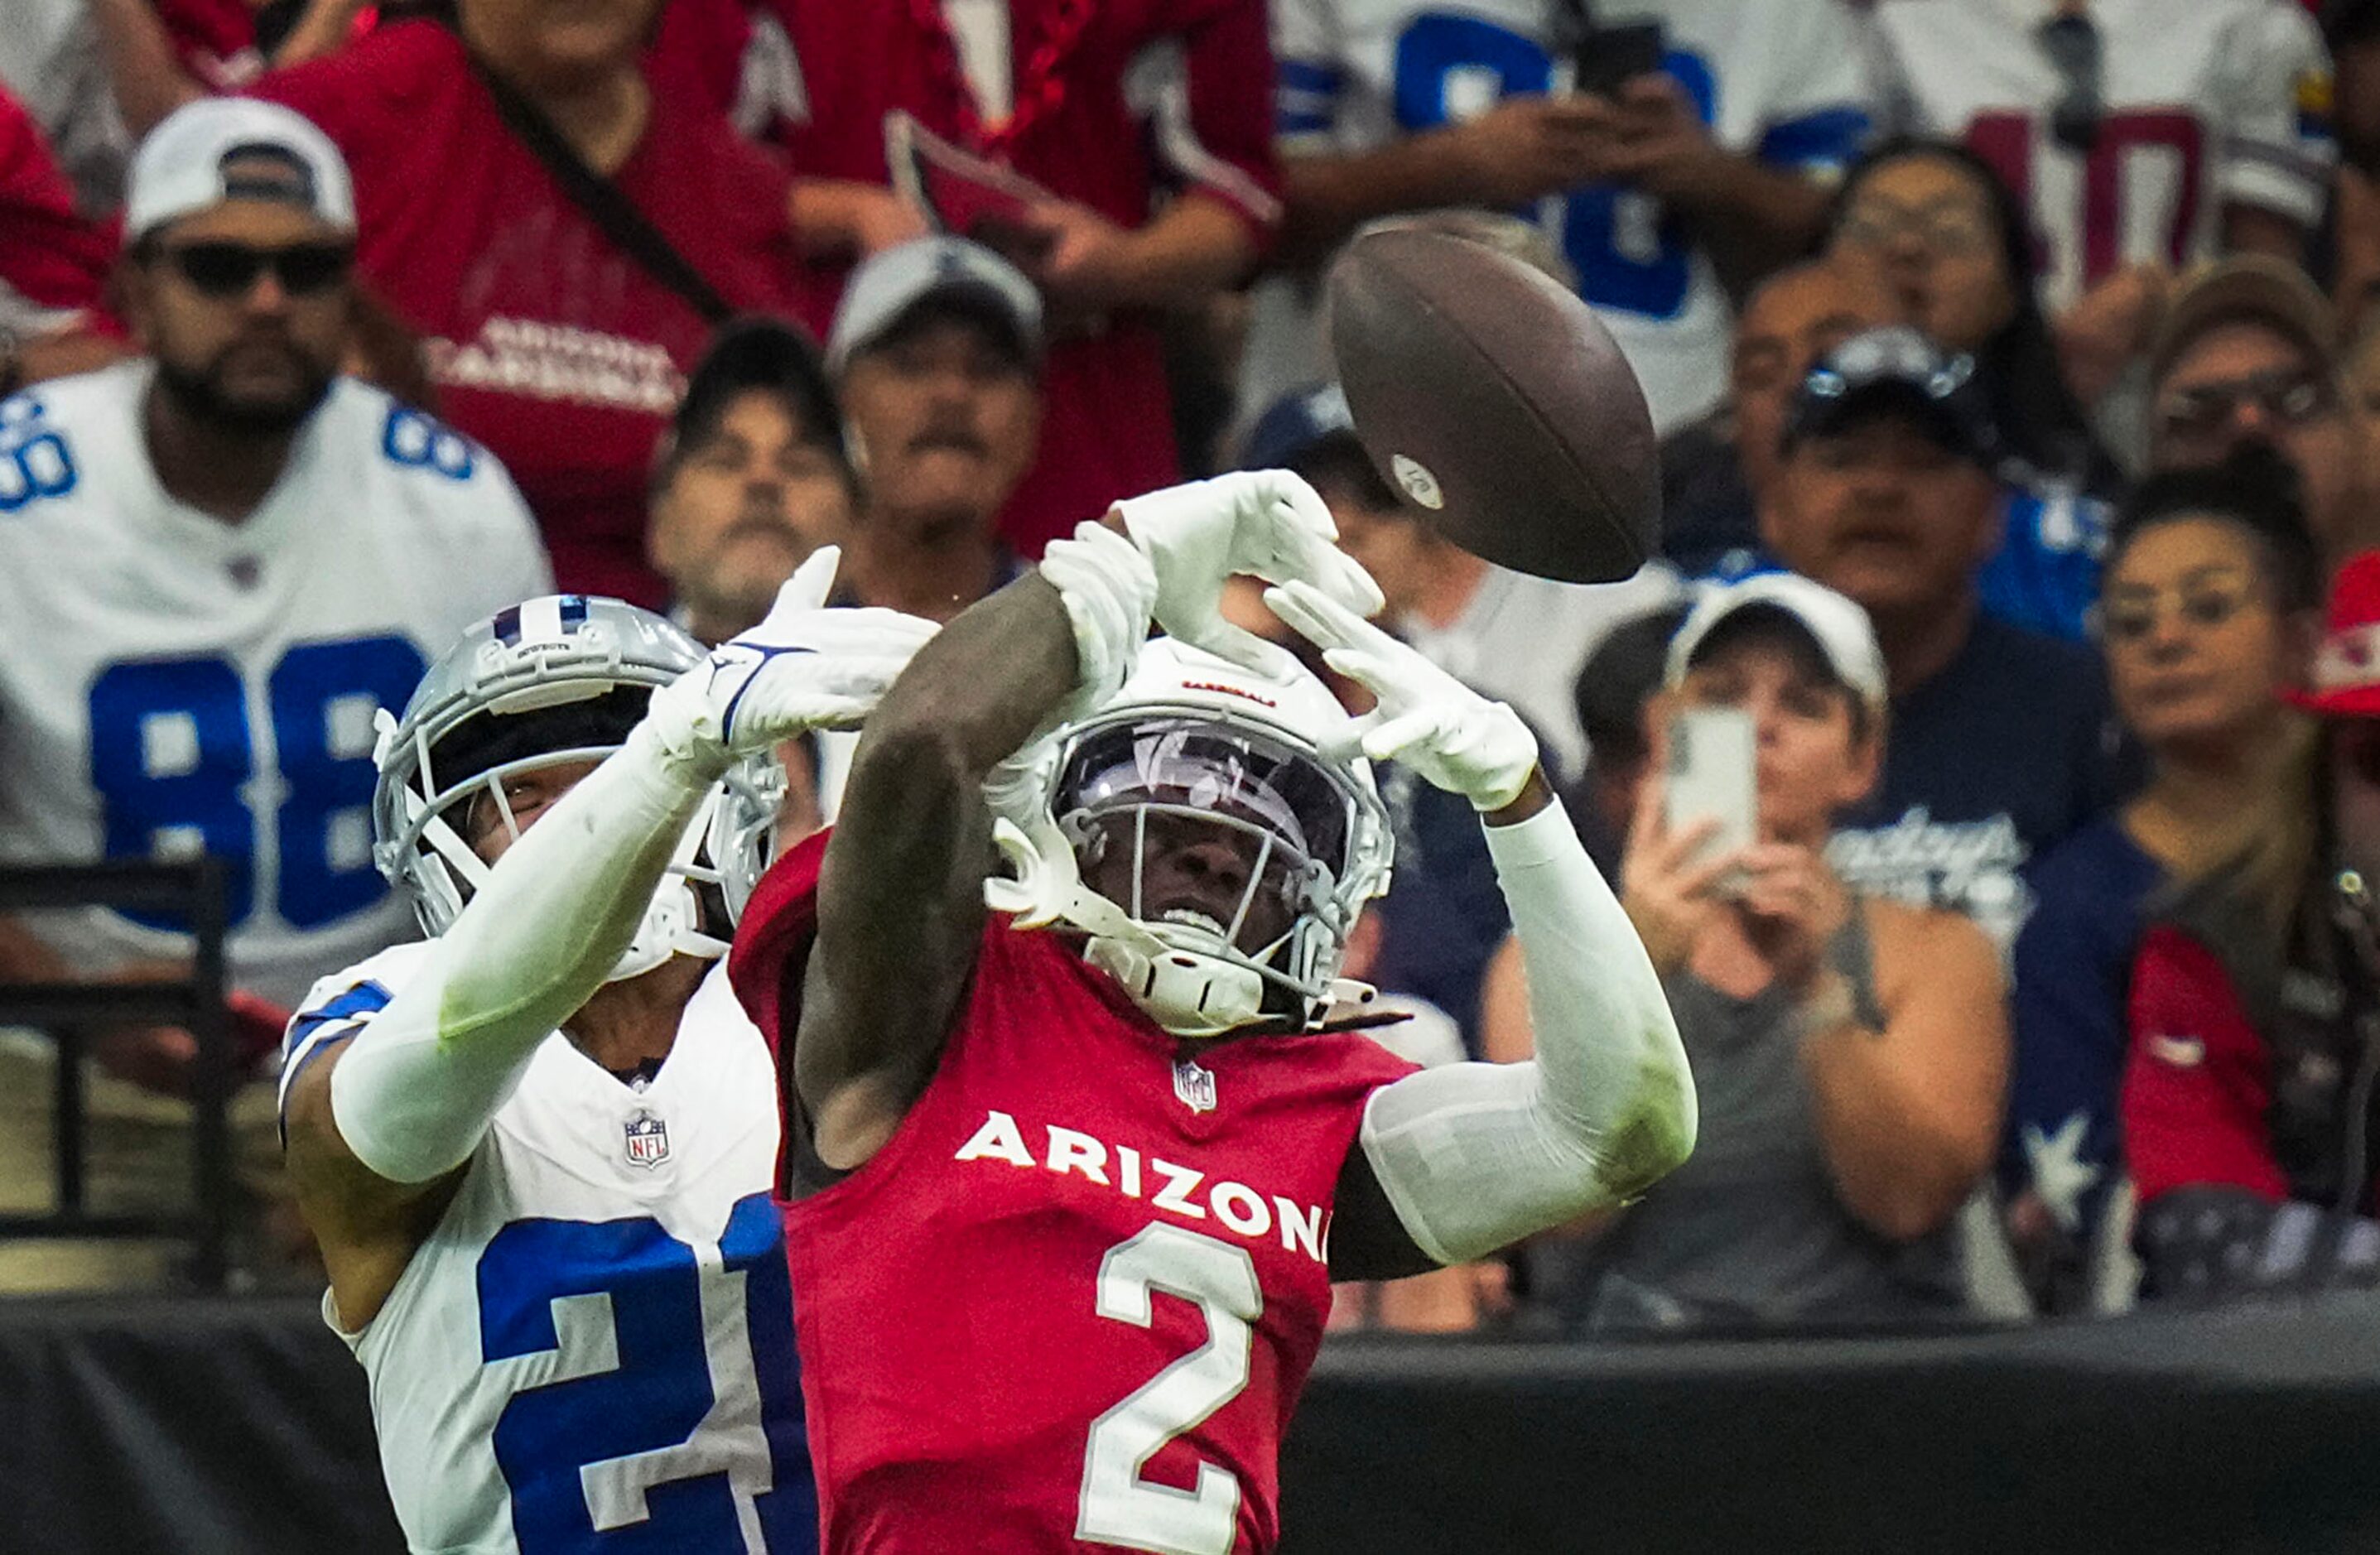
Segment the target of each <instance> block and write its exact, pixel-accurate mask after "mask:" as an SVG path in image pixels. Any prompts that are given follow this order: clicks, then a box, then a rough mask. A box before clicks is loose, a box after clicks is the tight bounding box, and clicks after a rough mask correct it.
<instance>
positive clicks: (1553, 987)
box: [1362, 805, 1695, 1263]
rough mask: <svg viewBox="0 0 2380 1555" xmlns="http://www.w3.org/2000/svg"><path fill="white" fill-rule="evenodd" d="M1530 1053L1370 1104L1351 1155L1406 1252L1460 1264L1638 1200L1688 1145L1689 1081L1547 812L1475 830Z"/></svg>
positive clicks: (1616, 907) (1645, 989)
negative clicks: (1521, 973) (1505, 938)
mask: <svg viewBox="0 0 2380 1555" xmlns="http://www.w3.org/2000/svg"><path fill="white" fill-rule="evenodd" d="M1487 832H1488V853H1489V855H1490V856H1492V857H1493V858H1494V860H1495V863H1496V881H1497V883H1498V884H1499V885H1500V886H1501V887H1502V888H1503V892H1504V900H1505V902H1506V904H1507V905H1509V906H1510V907H1511V909H1512V929H1513V932H1514V933H1515V934H1517V935H1518V936H1519V937H1520V942H1521V959H1522V963H1523V966H1524V968H1525V969H1526V971H1527V974H1528V984H1529V1017H1530V1020H1531V1023H1532V1024H1533V1025H1534V1026H1535V1027H1536V1057H1535V1058H1534V1059H1532V1060H1530V1061H1529V1062H1527V1063H1460V1064H1450V1065H1448V1066H1446V1067H1444V1068H1439V1069H1425V1070H1423V1071H1422V1072H1421V1073H1419V1074H1416V1075H1406V1076H1405V1077H1404V1078H1403V1079H1402V1080H1398V1081H1396V1082H1394V1083H1393V1084H1390V1085H1387V1086H1383V1087H1380V1088H1379V1089H1378V1090H1377V1091H1375V1092H1373V1093H1372V1098H1371V1100H1370V1101H1369V1102H1368V1103H1367V1104H1366V1107H1365V1110H1364V1127H1363V1136H1362V1137H1363V1146H1364V1153H1365V1155H1366V1158H1367V1159H1368V1160H1370V1162H1371V1167H1372V1172H1373V1175H1374V1176H1375V1177H1376V1178H1378V1181H1379V1184H1380V1187H1381V1189H1382V1191H1383V1192H1385V1193H1386V1194H1387V1196H1388V1199H1389V1203H1390V1206H1391V1207H1393V1208H1394V1209H1395V1210H1396V1212H1397V1218H1398V1219H1399V1220H1400V1221H1403V1225H1404V1228H1405V1231H1406V1233H1407V1234H1409V1235H1410V1236H1412V1238H1413V1239H1414V1244H1415V1245H1416V1246H1418V1247H1419V1248H1420V1249H1421V1250H1422V1251H1423V1252H1425V1253H1427V1254H1428V1255H1429V1256H1430V1257H1433V1258H1436V1259H1437V1260H1438V1261H1439V1262H1440V1263H1461V1262H1463V1261H1465V1260H1468V1259H1471V1258H1476V1257H1483V1256H1485V1255H1486V1254H1488V1253H1490V1252H1493V1251H1495V1250H1496V1249H1497V1248H1499V1247H1502V1246H1506V1245H1510V1244H1512V1243H1513V1242H1516V1241H1518V1240H1520V1239H1521V1238H1522V1237H1524V1236H1526V1235H1528V1234H1530V1233H1533V1232H1538V1231H1543V1230H1544V1229H1546V1228H1547V1227H1548V1226H1552V1225H1559V1224H1560V1223H1561V1222H1562V1221H1567V1220H1570V1219H1573V1217H1575V1216H1578V1215H1581V1214H1584V1213H1585V1212H1586V1211H1587V1210H1589V1209H1597V1208H1600V1207H1603V1206H1606V1205H1609V1204H1614V1203H1618V1202H1621V1200H1624V1199H1626V1198H1629V1197H1633V1196H1634V1195H1637V1194H1640V1193H1642V1192H1643V1191H1644V1190H1645V1188H1646V1187H1648V1186H1650V1185H1651V1184H1652V1183H1653V1182H1654V1181H1655V1180H1656V1179H1657V1178H1658V1177H1659V1176H1661V1175H1662V1173H1664V1172H1668V1171H1669V1170H1670V1168H1672V1167H1674V1166H1676V1165H1677V1164H1678V1163H1679V1162H1680V1161H1682V1160H1684V1159H1685V1158H1686V1155H1687V1153H1688V1152H1689V1151H1691V1150H1692V1149H1693V1148H1694V1124H1695V1112H1694V1076H1693V1075H1692V1074H1691V1072H1690V1071H1689V1070H1688V1069H1687V1066H1686V1051H1685V1047H1684V1044H1682V1042H1681V1041H1680V1040H1679V1039H1678V1027H1677V1023H1676V1022H1675V1021H1674V1020H1672V1019H1671V1018H1670V1005H1669V1001H1668V1000H1667V999H1666V998H1665V997H1664V996H1663V995H1662V992H1661V981H1660V978H1658V976H1656V975H1655V973H1654V971H1653V964H1652V962H1651V961H1650V960H1649V959H1648V958H1647V957H1646V956H1645V947H1644V945H1643V944H1642V943H1641V942H1639V941H1638V940H1637V938H1636V930H1635V928H1634V926H1633V925H1632V924H1631V923H1630V922H1629V921H1628V915H1627V914H1626V913H1624V912H1622V911H1621V907H1620V903H1619V900H1618V898H1616V897H1614V896H1613V895H1612V893H1611V888H1610V887H1609V885H1607V884H1605V883H1604V881H1603V877H1602V876H1601V875H1600V874H1598V873H1597V870H1596V868H1595V866H1594V864H1592V863H1591V862H1589V861H1588V859H1587V856H1586V850H1585V848H1583V847H1581V846H1580V845H1579V841H1578V836H1577V833H1576V832H1573V831H1572V829H1571V824H1570V819H1569V817H1567V816H1565V815H1564V814H1562V812H1561V808H1560V806H1558V805H1557V806H1549V807H1548V808H1546V809H1545V810H1544V811H1542V812H1541V813H1539V814H1537V815H1535V816H1532V817H1530V818H1529V819H1528V820H1524V821H1522V822H1521V823H1520V824H1518V825H1516V826H1490V827H1488V829H1487Z"/></svg>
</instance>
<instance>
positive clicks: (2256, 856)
mask: <svg viewBox="0 0 2380 1555" xmlns="http://www.w3.org/2000/svg"><path fill="white" fill-rule="evenodd" d="M2216 586H2217V585H2216V584H2202V585H2195V587H2202V588H2214V587H2216ZM2195 602H2196V601H2194V600H2190V599H2186V600H2185V601H2183V602H2182V604H2181V608H2182V609H2183V610H2185V611H2187V610H2191V609H2192V608H2194V605H2195ZM2159 608H2160V609H2163V608H2165V607H2164V606H2163V605H2160V606H2159ZM2243 608H2253V609H2264V608H2269V606H2268V605H2266V604H2265V603H2264V602H2263V601H2253V602H2251V603H2250V604H2249V605H2247V606H2245V607H2243ZM2329 614H2330V619H2329V625H2328V628H2327V631H2326V633H2325V638H2324V641H2323V644H2322V648H2321V650H2320V651H2319V652H2318V653H2317V654H2316V656H2315V659H2314V663H2313V685H2312V686H2310V687H2309V688H2308V689H2306V690H2304V691H2302V692H2299V693H2295V694H2292V696H2291V697H2290V700H2292V701H2294V702H2296V703H2297V704H2298V705H2299V706H2301V707H2302V708H2305V709H2306V710H2307V711H2311V712H2313V713H2314V714H2315V715H2316V716H2317V717H2318V718H2319V719H2320V720H2321V723H2320V725H2319V730H2320V732H2319V735H2318V738H2317V741H2316V744H2315V747H2314V750H2315V756H2316V759H2315V760H2314V761H2313V763H2312V764H2311V770H2310V771H2307V772H2306V773H2305V781H2304V782H2302V783H2298V784H2277V785H2275V787H2274V790H2273V792H2272V793H2271V794H2270V796H2269V797H2268V800H2267V808H2266V809H2265V813H2263V814H2260V815H2257V816H2255V817H2253V818H2252V824H2251V826H2250V827H2249V829H2248V831H2247V832H2246V833H2245V834H2246V835H2247V836H2249V837H2250V838H2251V839H2252V840H2251V842H2250V843H2249V844H2248V845H2247V846H2246V847H2245V848H2244V849H2243V850H2242V851H2241V852H2240V854H2239V855H2238V856H2234V857H2232V858H2230V859H2228V860H2226V861H2225V863H2224V864H2223V865H2221V866H2220V867H2218V868H2217V869H2213V870H2210V871H2208V872H2206V873H2205V874H2204V875H2203V876H2202V877H2201V878H2200V879H2198V880H2196V881H2191V882H2188V883H2187V884H2186V885H2185V886H2184V888H2183V889H2182V890H2181V891H2180V893H2178V895H2177V898H2176V905H2175V906H2174V908H2173V909H2172V911H2171V913H2170V914H2169V916H2168V921H2166V922H2164V923H2162V924H2159V925H2157V926H2156V927H2155V928H2153V929H2150V930H2149V932H2148V933H2147V934H2146V935H2145V936H2143V939H2142V941H2141V948H2140V953H2139V954H2138V956H2137V958H2136V959H2135V960H2134V962H2133V966H2132V983H2131V988H2132V991H2131V1039H2132V1046H2131V1054H2130V1057H2129V1058H2128V1060H2127V1062H2126V1064H2125V1070H2124V1081H2123V1089H2122V1093H2121V1099H2120V1107H2121V1112H2122V1117H2123V1132H2124V1148H2125V1153H2126V1156H2127V1157H2128V1159H2129V1163H2130V1166H2131V1174H2132V1181H2133V1184H2134V1187H2135V1188H2136V1190H2137V1191H2138V1193H2139V1196H2140V1205H2141V1209H2140V1217H2139V1221H2138V1223H2137V1227H2136V1230H2135V1233H2134V1241H2135V1243H2136V1244H2137V1245H2138V1247H2139V1250H2140V1254H2141V1257H2142V1261H2143V1266H2144V1268H2143V1285H2142V1294H2143V1297H2144V1298H2147V1299H2153V1300H2154V1299H2173V1298H2180V1299H2184V1300H2192V1299H2194V1300H2202V1301H2204V1300H2210V1299H2213V1300H2220V1299H2228V1298H2231V1297H2235V1296H2239V1295H2243V1294H2253V1293H2254V1292H2257V1291H2305V1290H2312V1289H2316V1288H2319V1287H2322V1286H2326V1285H2339V1284H2352V1285H2366V1286H2368V1285H2372V1284H2374V1283H2380V1223H2375V1222H2380V1119H2375V1115H2374V1106H2373V1103H2374V1086H2375V1084H2380V1048H2375V1047H2374V1039H2373V1033H2374V1022H2380V552H2366V553H2363V554H2362V555H2360V556H2357V557H2355V558H2354V559H2353V560H2351V561H2350V562H2349V563H2348V564H2347V565H2345V566H2344V567H2343V568H2341V569H2340V571H2339V574H2338V581H2337V582H2336V584H2335V585H2334V586H2333V589H2332V593H2331V600H2330V612H2329Z"/></svg>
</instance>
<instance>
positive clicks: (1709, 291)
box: [1259, 0, 1868, 433]
mask: <svg viewBox="0 0 2380 1555" xmlns="http://www.w3.org/2000/svg"><path fill="white" fill-rule="evenodd" d="M1273 15H1274V38H1275V47H1276V49H1277V51H1278V53H1279V54H1280V56H1281V62H1280V83H1281V103H1280V113H1279V121H1278V122H1279V126H1280V133H1281V153H1282V172H1283V179H1284V182H1285V184H1286V186H1287V188H1288V190H1289V200H1288V203H1289V213H1288V216H1287V218H1286V238H1285V241H1286V242H1287V243H1288V245H1289V246H1290V247H1291V248H1292V249H1293V251H1294V252H1296V253H1298V254H1301V255H1304V256H1305V257H1307V258H1312V257H1316V256H1318V255H1320V254H1321V253H1323V252H1324V251H1325V250H1326V249H1328V248H1329V247H1330V245H1332V244H1334V243H1335V242H1337V240H1338V239H1339V238H1341V237H1344V236H1345V235H1346V234H1347V233H1348V232H1350V231H1352V230H1354V227H1355V226H1357V225H1359V224H1361V223H1362V222H1364V221H1366V220H1367V219H1369V218H1371V217H1374V216H1379V215H1385V214H1390V213H1395V212H1401V211H1415V210H1423V209H1427V208H1430V207H1436V206H1449V205H1478V206H1487V207H1490V208H1496V209H1512V208H1515V207H1521V208H1539V209H1541V210H1542V212H1543V215H1544V219H1545V220H1546V222H1547V223H1548V225H1549V226H1550V227H1552V228H1554V229H1555V230H1556V231H1557V232H1558V233H1559V239H1558V240H1559V242H1560V247H1561V249H1562V251H1563V253H1564V255H1565V256H1566V258H1567V259H1568V261H1569V264H1570V266H1571V268H1573V270H1575V272H1576V273H1577V285H1578V288H1579V291H1580V294H1581V295H1582V296H1584V297H1585V298H1586V299H1587V300H1588V301H1589V302H1591V303H1593V304H1595V305H1596V307H1597V310H1599V312H1600V313H1601V315H1602V317H1603V319H1604V321H1605V322H1607V323H1608V324H1609V326H1610V327H1611V331H1612V334H1614V335H1615V336H1616V337H1617V338H1618V340H1619V342H1620V345H1621V348H1622V349H1623V350H1624V351H1626V352H1627V354H1628V358H1629V361H1630V362H1631V363H1632V364H1633V366H1634V368H1635V369H1636V375H1637V377H1638V379H1639V380H1641V381H1642V382H1643V383H1644V385H1645V398H1646V400H1647V402H1648V403H1649V404H1650V405H1651V407H1652V410H1653V424H1654V427H1655V430H1656V431H1660V432H1663V433H1667V432H1668V431H1671V430H1673V429H1675V428H1677V427H1680V426H1682V425H1684V424H1686V423H1687V422H1689V421H1691V420H1693V419H1695V418H1696V417H1699V416H1702V415H1704V414H1706V412H1708V411H1709V410H1710V409H1711V407H1713V406H1714V405H1716V404H1717V403H1718V399H1719V396H1720V395H1721V394H1722V392H1723V391H1724V389H1725V387H1726V383H1727V349H1728V324H1729V302H1728V298H1729V297H1730V295H1735V296H1741V295H1742V294H1743V291H1744V290H1745V289H1746V288H1748V287H1749V286H1750V285H1751V284H1752V283H1753V282H1755V281H1756V280H1757V279H1759V277H1760V276H1762V275H1763V274H1766V273H1767V272H1768V271H1770V270H1771V269H1774V268H1775V267H1776V266H1777V265H1779V264H1780V263H1782V262H1784V261H1787V260H1790V259H1791V258H1792V257H1793V256H1795V255H1796V254H1798V253H1800V252H1801V251H1802V250H1803V249H1804V248H1805V247H1806V246H1807V245H1808V243H1809V240H1810V239H1811V238H1812V237H1815V235H1816V232H1817V229H1818V225H1819V220H1820V217H1821V215H1822V213H1823V212H1824V210H1825V205H1826V195H1825V193H1824V189H1823V180H1824V179H1825V178H1826V177H1828V176H1831V175H1832V174H1834V173H1836V172H1839V171H1840V169H1841V167H1842V166H1843V164H1845V163H1846V162H1848V161H1849V160H1850V159H1851V157H1852V153H1853V152H1855V151H1857V149H1858V147H1859V143H1860V141H1861V140H1864V138H1865V136H1866V134H1867V128H1868V115H1867V111H1866V105H1865V103H1864V99H1863V92H1862V82H1861V77H1860V70H1859V60H1858V48H1857V42H1856V36H1855V34H1854V33H1853V31H1852V24H1851V22H1850V19H1849V18H1847V17H1845V16H1844V15H1843V14H1842V13H1841V12H1840V10H1838V9H1837V8H1836V7H1835V6H1831V5H1809V4H1797V5H1791V6H1765V7H1747V6H1743V5H1740V4H1736V3H1733V0H1631V3H1629V4H1624V5H1619V6H1594V7H1593V8H1592V12H1591V16H1592V19H1590V8H1589V7H1588V6H1585V5H1584V4H1581V3H1576V0H1573V3H1571V4H1567V5H1558V6H1552V7H1548V6H1540V5H1533V4H1520V3H1516V0H1498V3H1495V4H1489V5H1486V6H1476V7H1474V8H1473V9H1471V10H1447V9H1443V8H1438V7H1432V6H1422V5H1416V4H1409V3H1397V4H1389V5H1380V6H1371V7H1369V8H1366V7H1365V6H1358V5H1355V4H1351V3H1348V0H1275V4H1274V6H1273ZM1656 61H1658V63H1655V62H1656ZM1647 67H1650V68H1649V69H1648V68H1647ZM1636 72H1643V73H1636ZM1259 327H1260V328H1262V327H1271V328H1275V329H1291V328H1293V327H1294V326H1293V325H1290V324H1287V323H1285V322H1282V321H1281V320H1280V319H1278V318H1274V319H1260V321H1259Z"/></svg>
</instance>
